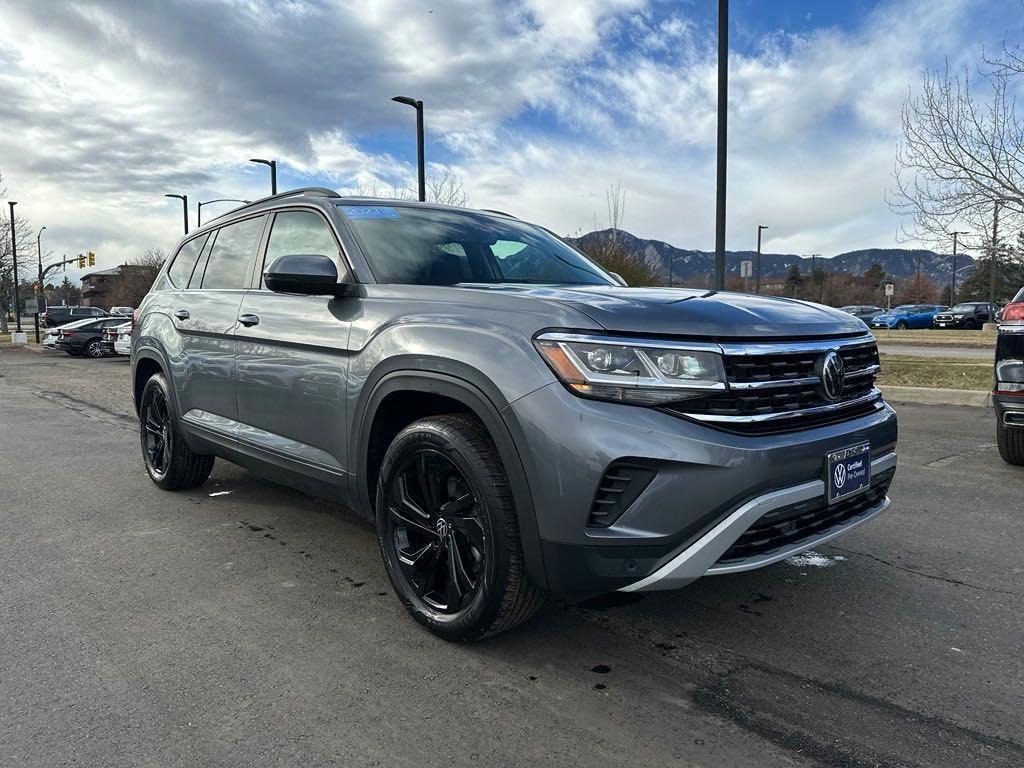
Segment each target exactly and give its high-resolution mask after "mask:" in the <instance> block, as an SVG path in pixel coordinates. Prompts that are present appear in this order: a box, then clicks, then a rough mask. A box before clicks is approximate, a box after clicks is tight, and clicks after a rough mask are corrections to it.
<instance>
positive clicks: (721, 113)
mask: <svg viewBox="0 0 1024 768" xmlns="http://www.w3.org/2000/svg"><path fill="white" fill-rule="evenodd" d="M728 98H729V0H718V178H717V184H716V200H715V286H714V287H715V290H718V291H724V290H725V181H726V173H725V147H726V139H727V137H728V130H727V120H728V115H729V103H728Z"/></svg>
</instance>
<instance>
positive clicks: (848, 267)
mask: <svg viewBox="0 0 1024 768" xmlns="http://www.w3.org/2000/svg"><path fill="white" fill-rule="evenodd" d="M613 236H614V237H617V238H618V240H619V241H620V242H621V243H622V244H623V245H624V246H625V247H626V249H627V250H628V251H629V252H630V253H634V254H637V255H639V256H641V257H642V258H643V259H644V261H645V262H646V263H647V265H648V266H649V267H650V268H651V269H653V270H654V271H655V272H656V273H657V274H658V275H660V276H662V278H663V279H664V280H665V281H666V282H668V277H669V265H670V264H671V265H672V282H679V283H683V282H690V283H692V282H693V281H694V280H696V279H700V278H701V277H702V276H704V275H706V274H708V273H709V272H711V271H712V270H713V269H714V263H715V254H714V253H713V252H712V251H699V250H690V249H686V248H676V247H675V246H674V245H670V244H669V243H665V242H662V241H661V240H645V239H644V238H640V237H637V236H636V235H633V234H631V233H629V232H626V231H625V230H622V229H620V230H611V229H601V230H596V231H594V232H588V233H586V234H585V235H581V236H580V237H576V238H570V241H571V242H573V243H574V244H575V245H577V246H578V247H580V248H582V249H583V250H587V249H588V246H594V245H597V244H599V243H601V242H605V241H607V240H608V239H609V238H611V237H613ZM756 258H757V254H756V252H754V251H726V252H725V262H726V272H727V273H728V274H731V275H736V276H738V275H739V274H740V262H742V261H747V260H750V261H753V260H754V259H756ZM919 259H920V264H921V274H922V275H927V276H928V278H930V279H931V280H932V281H933V282H934V283H935V285H937V286H944V285H946V284H947V283H949V279H950V270H951V269H952V266H953V262H952V257H951V256H950V255H949V254H941V253H936V252H935V251H929V250H925V249H908V248H865V249H863V250H859V251H846V252H845V253H837V254H835V255H834V256H826V257H821V256H818V257H817V258H815V259H814V262H815V266H816V267H818V268H819V269H824V270H825V271H826V272H832V273H835V274H849V275H863V274H864V272H865V271H866V270H867V269H869V268H870V267H871V265H872V264H879V265H880V266H881V267H882V269H883V270H885V273H886V275H889V276H891V277H895V278H909V277H914V276H915V275H916V274H917V267H918V260H919ZM811 260H812V257H811V256H800V255H797V254H795V253H765V252H762V253H761V281H762V282H764V281H765V280H771V279H782V278H784V277H785V276H786V273H787V272H788V271H789V268H790V266H792V265H793V264H799V265H800V271H801V272H802V273H803V274H805V275H809V274H810V273H811ZM956 267H957V272H958V274H957V282H958V283H959V282H960V281H962V280H963V279H964V278H965V277H967V276H969V275H970V274H971V272H972V271H973V269H974V259H973V258H972V257H971V256H968V255H966V254H963V253H961V254H958V255H957V263H956ZM961 270H962V271H961Z"/></svg>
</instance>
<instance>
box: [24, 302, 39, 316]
mask: <svg viewBox="0 0 1024 768" xmlns="http://www.w3.org/2000/svg"><path fill="white" fill-rule="evenodd" d="M38 311H39V305H38V304H36V300H35V299H25V314H26V315H34V314H35V313H36V312H38Z"/></svg>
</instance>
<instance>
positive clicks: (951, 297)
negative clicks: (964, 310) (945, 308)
mask: <svg viewBox="0 0 1024 768" xmlns="http://www.w3.org/2000/svg"><path fill="white" fill-rule="evenodd" d="M950 234H951V235H953V275H952V282H951V283H950V287H949V306H951V307H952V306H953V305H954V304H956V244H957V238H958V237H959V236H960V235H966V234H968V233H967V232H964V231H962V230H960V231H957V232H951V233H950Z"/></svg>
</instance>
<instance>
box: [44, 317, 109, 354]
mask: <svg viewBox="0 0 1024 768" xmlns="http://www.w3.org/2000/svg"><path fill="white" fill-rule="evenodd" d="M94 322H96V318H95V317H86V318H83V319H81V320H74V321H72V322H70V323H65V324H64V325H58V326H57V327H56V328H47V329H46V335H45V336H43V346H44V347H48V348H49V349H56V348H57V339H58V337H59V336H60V332H61V331H63V330H64V329H65V328H67V329H71V328H77V327H79V326H81V325H85V324H86V323H94Z"/></svg>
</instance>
